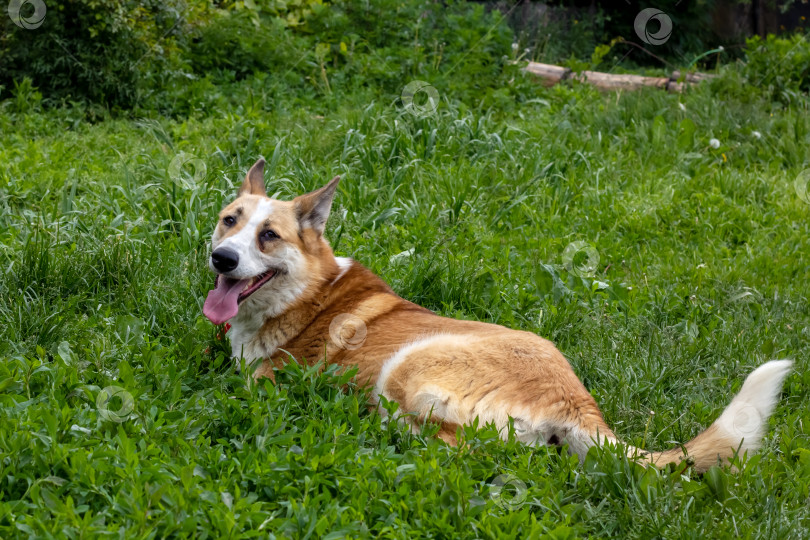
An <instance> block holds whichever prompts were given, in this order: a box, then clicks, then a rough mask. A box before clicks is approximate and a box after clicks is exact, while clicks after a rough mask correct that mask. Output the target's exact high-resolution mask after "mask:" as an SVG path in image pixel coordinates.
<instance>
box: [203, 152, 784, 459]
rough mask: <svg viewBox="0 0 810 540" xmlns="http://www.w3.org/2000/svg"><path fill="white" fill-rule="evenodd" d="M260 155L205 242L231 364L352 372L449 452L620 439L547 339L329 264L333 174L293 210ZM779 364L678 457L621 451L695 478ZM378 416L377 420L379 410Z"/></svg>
mask: <svg viewBox="0 0 810 540" xmlns="http://www.w3.org/2000/svg"><path fill="white" fill-rule="evenodd" d="M264 164H265V162H264V160H259V161H257V162H256V163H255V164H254V165H253V166H252V167H251V168H250V170H249V171H248V173H247V175H246V177H245V180H244V183H243V184H242V186H241V188H240V189H239V192H238V194H237V197H236V199H235V200H234V201H233V202H231V203H230V204H228V205H227V206H226V207H225V208H224V209H223V210H222V212H221V213H220V215H219V221H218V223H217V225H216V228H215V230H214V233H213V236H212V242H211V248H212V250H211V259H210V268H211V270H212V271H213V272H214V273H216V280H215V286H214V289H213V290H212V291H210V292H209V294H208V296H207V298H206V300H205V303H204V307H203V313H204V314H205V315H206V316H207V317H208V318H209V319H210V320H211V321H212V322H213V323H214V324H217V325H219V324H223V323H225V322H226V321H227V322H228V323H229V324H230V325H231V329H230V331H229V333H228V336H229V338H230V341H231V346H232V351H233V358H234V360H235V362H237V365H238V364H239V363H240V362H241V360H242V359H244V361H245V363H246V364H248V365H251V364H253V363H254V362H256V361H260V362H261V363H260V364H259V365H258V367H256V368H255V371H254V373H253V376H254V377H255V378H256V379H259V378H261V377H268V378H270V379H271V380H274V376H273V369H274V368H279V367H281V366H283V365H284V363H285V362H287V361H289V360H290V358H293V359H295V360H296V361H299V362H307V363H309V364H314V363H316V362H318V361H322V362H324V363H329V364H338V365H341V366H355V367H356V369H357V375H356V380H357V382H358V384H360V385H362V386H368V387H371V388H372V391H371V396H372V399H374V400H376V403H377V404H379V402H380V401H381V400H380V398H379V396H384V397H385V398H386V399H387V400H389V401H394V402H397V403H398V404H399V411H400V413H398V419H399V420H400V421H403V422H406V423H407V424H409V425H410V427H411V429H413V430H415V431H418V430H419V429H420V427H421V426H423V425H424V422H426V421H429V422H434V423H436V424H438V426H439V427H438V436H439V437H440V438H441V439H443V440H444V441H446V442H447V443H449V444H451V445H455V444H458V443H459V441H458V440H457V430H458V428H459V427H460V426H463V425H469V424H472V423H473V422H474V421H475V420H476V419H478V421H479V422H481V423H482V424H483V423H489V422H492V423H493V424H494V425H495V426H496V427H497V429H498V430H500V432H501V433H502V434H503V436H504V437H507V436H508V434H509V430H510V425H511V426H512V427H513V430H514V434H515V437H516V438H517V439H519V440H520V441H523V442H525V443H527V444H531V445H558V446H562V445H566V444H567V445H568V449H569V451H570V452H572V453H576V454H578V455H579V456H580V458H582V457H584V455H585V454H586V453H587V451H588V449H589V448H590V447H592V446H594V445H603V444H606V443H614V444H616V443H618V439H617V437H616V435H614V433H613V431H612V430H611V429H610V427H609V426H608V425H607V424H606V423H605V420H604V418H603V416H602V413H601V411H600V410H599V407H598V406H597V404H596V401H595V400H594V398H593V397H592V396H591V394H590V393H589V392H588V391H587V390H586V389H585V386H584V385H583V384H582V382H581V381H580V380H579V378H578V377H577V376H576V374H575V373H574V371H573V369H572V368H571V366H570V364H569V363H568V361H567V360H566V359H565V357H564V356H563V355H562V353H560V351H558V350H557V348H556V347H555V346H554V345H553V344H552V343H551V342H550V341H548V340H546V339H543V338H541V337H539V336H537V335H535V334H532V333H530V332H524V331H518V330H511V329H508V328H505V327H502V326H498V325H495V324H488V323H485V322H477V321H463V320H456V319H449V318H445V317H440V316H438V315H436V314H435V313H433V312H431V311H429V310H428V309H425V308H423V307H420V306H418V305H416V304H413V303H411V302H409V301H407V300H405V299H403V298H400V297H399V296H397V294H396V293H395V292H394V291H393V290H392V289H391V288H390V287H389V286H388V285H387V284H386V283H385V282H384V281H383V280H382V279H380V278H379V277H377V276H376V275H374V274H373V273H372V272H371V271H369V270H368V269H366V268H364V267H363V266H362V265H361V264H359V263H357V262H355V261H353V260H351V259H348V258H343V257H336V256H335V255H334V253H333V252H332V249H331V247H330V246H329V244H328V243H327V241H326V239H325V238H324V229H325V227H326V221H327V219H328V217H329V212H330V209H331V206H332V200H333V199H334V197H335V192H336V188H337V186H338V182H339V180H340V177H335V178H334V179H333V180H332V181H330V182H329V183H328V184H326V185H325V186H323V187H321V188H320V189H318V190H316V191H313V192H311V193H307V194H305V195H301V196H299V197H296V198H295V199H293V200H291V201H280V200H275V199H271V198H269V197H268V196H267V194H266V192H265V184H264ZM791 366H792V362H791V361H789V360H776V361H771V362H768V363H766V364H764V365H762V366H760V367H759V368H757V369H756V370H754V371H753V372H752V373H751V374H750V375H749V376H748V377H747V379H746V380H745V383H744V384H743V386H742V389H741V390H740V392H739V394H737V396H735V397H734V398H733V399H732V401H731V403H730V405H729V406H728V407H727V408H726V409H725V410H724V411H723V413H722V414H721V415H720V417H719V418H718V419H717V420H716V421H715V422H714V423H713V424H712V425H711V426H710V427H709V428H708V429H706V430H705V431H703V432H702V433H700V434H699V435H698V436H697V437H695V438H694V439H693V440H691V441H689V442H687V443H686V444H684V445H682V446H680V447H677V448H675V449H670V450H665V451H662V452H646V451H642V450H640V449H637V448H634V447H632V446H625V445H622V447H623V448H626V451H627V455H628V456H629V457H631V458H634V459H637V460H639V461H640V462H642V463H644V464H646V465H656V466H662V465H665V464H668V463H672V462H676V463H678V462H681V461H687V463H688V464H689V465H692V466H693V467H694V469H695V470H696V471H698V472H703V471H706V470H707V469H708V468H709V467H711V466H712V465H716V464H722V463H728V462H729V461H731V460H732V459H733V457H734V456H735V455H736V454H739V455H743V454H744V453H745V452H753V451H755V450H757V449H758V448H759V446H760V443H761V440H762V437H763V436H764V433H765V430H766V428H767V425H768V417H769V416H770V415H771V413H772V412H773V409H774V407H775V406H776V403H777V401H778V398H779V394H780V392H781V388H782V383H783V381H784V379H785V377H786V376H787V375H788V373H789V372H790V370H791ZM380 409H381V413H382V414H386V411H385V410H384V409H383V408H382V407H380Z"/></svg>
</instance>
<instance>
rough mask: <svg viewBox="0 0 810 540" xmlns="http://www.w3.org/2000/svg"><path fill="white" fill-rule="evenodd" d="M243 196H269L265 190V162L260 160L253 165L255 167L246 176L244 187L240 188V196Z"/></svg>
mask: <svg viewBox="0 0 810 540" xmlns="http://www.w3.org/2000/svg"><path fill="white" fill-rule="evenodd" d="M242 195H267V190H266V189H265V188H264V160H263V159H259V161H257V162H256V163H254V164H253V167H251V168H250V170H249V171H248V173H247V176H245V181H244V182H242V187H241V188H239V194H238V195H237V197H241V196H242Z"/></svg>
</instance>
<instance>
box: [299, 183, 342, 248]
mask: <svg viewBox="0 0 810 540" xmlns="http://www.w3.org/2000/svg"><path fill="white" fill-rule="evenodd" d="M339 182H340V176H336V177H334V178H332V180H330V181H329V183H328V184H326V185H325V186H323V187H322V188H321V189H316V190H315V191H312V192H310V193H307V194H305V195H300V196H298V197H296V198H295V199H294V200H293V202H294V203H295V210H296V213H297V214H298V222H299V223H300V224H301V228H302V229H312V230H314V231H315V232H316V233H318V235H319V236H320V235H322V234H323V230H324V229H325V228H326V220H327V219H329V210H331V209H332V199H334V198H335V190H336V189H337V186H338V183H339Z"/></svg>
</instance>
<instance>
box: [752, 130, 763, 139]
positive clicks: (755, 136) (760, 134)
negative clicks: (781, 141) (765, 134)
mask: <svg viewBox="0 0 810 540" xmlns="http://www.w3.org/2000/svg"><path fill="white" fill-rule="evenodd" d="M751 135H753V136H754V138H755V139H761V138H762V133H760V132H759V131H754V132H752V133H751Z"/></svg>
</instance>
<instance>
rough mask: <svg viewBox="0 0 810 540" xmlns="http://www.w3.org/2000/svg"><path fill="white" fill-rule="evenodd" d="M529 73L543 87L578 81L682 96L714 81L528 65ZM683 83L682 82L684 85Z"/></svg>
mask: <svg viewBox="0 0 810 540" xmlns="http://www.w3.org/2000/svg"><path fill="white" fill-rule="evenodd" d="M525 69H526V71H527V72H528V73H531V74H532V75H535V76H537V77H540V78H541V79H542V80H543V84H544V85H546V86H553V85H555V84H557V83H558V82H560V81H564V80H566V79H572V80H578V81H581V82H586V83H589V84H592V85H594V86H596V87H597V88H599V89H601V90H636V89H639V88H642V87H645V86H650V87H653V88H661V89H665V90H668V91H670V92H681V91H682V90H683V89H684V88H685V87H686V86H690V85H692V84H697V83H699V82H701V81H705V80H708V79H711V78H713V77H714V75H711V74H708V73H686V74H682V73H681V72H680V71H675V72H673V73H672V76H671V77H644V76H641V75H629V74H620V73H601V72H599V71H580V72H574V71H572V70H571V69H570V68H566V67H562V66H555V65H552V64H541V63H540V62H529V64H528V65H527V66H526V68H525ZM680 79H683V80H682V81H681V80H680Z"/></svg>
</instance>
